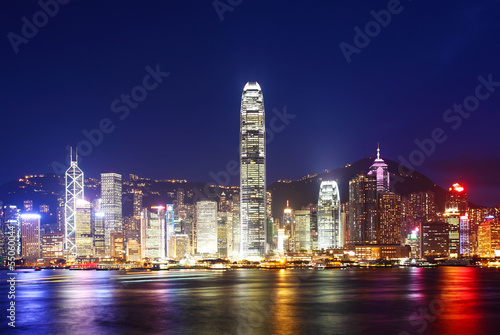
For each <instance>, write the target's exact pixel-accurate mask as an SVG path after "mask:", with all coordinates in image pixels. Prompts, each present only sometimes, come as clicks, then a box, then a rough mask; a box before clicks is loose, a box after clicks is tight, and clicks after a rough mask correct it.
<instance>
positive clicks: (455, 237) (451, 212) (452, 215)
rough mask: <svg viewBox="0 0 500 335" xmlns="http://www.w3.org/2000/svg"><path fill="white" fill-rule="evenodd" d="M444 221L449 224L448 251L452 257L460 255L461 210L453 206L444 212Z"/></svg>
mask: <svg viewBox="0 0 500 335" xmlns="http://www.w3.org/2000/svg"><path fill="white" fill-rule="evenodd" d="M443 216H444V222H445V223H446V224H447V226H448V253H449V255H450V257H458V255H459V252H460V250H459V249H460V212H459V211H458V208H456V207H451V208H448V209H446V210H445V212H444V215H443Z"/></svg>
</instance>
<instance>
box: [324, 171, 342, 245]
mask: <svg viewBox="0 0 500 335" xmlns="http://www.w3.org/2000/svg"><path fill="white" fill-rule="evenodd" d="M340 233H341V227H340V194H339V188H338V186H337V182H335V181H333V180H330V181H326V180H324V181H322V182H321V185H320V188H319V196H318V249H319V250H321V249H325V250H326V249H332V248H333V249H338V248H341V247H342V246H341V245H340V241H342V237H341V236H340Z"/></svg>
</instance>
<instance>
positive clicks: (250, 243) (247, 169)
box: [240, 82, 267, 258]
mask: <svg viewBox="0 0 500 335" xmlns="http://www.w3.org/2000/svg"><path fill="white" fill-rule="evenodd" d="M266 226H267V225H266V126H265V111H264V97H263V95H262V90H261V88H260V86H259V84H258V83H257V82H248V83H247V84H246V85H245V87H244V89H243V95H242V97H241V113H240V234H241V242H240V250H241V251H240V258H248V257H263V256H264V255H265V253H266V235H267V234H266Z"/></svg>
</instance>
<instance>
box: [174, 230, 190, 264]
mask: <svg viewBox="0 0 500 335" xmlns="http://www.w3.org/2000/svg"><path fill="white" fill-rule="evenodd" d="M171 240H172V243H170V250H169V254H170V255H171V256H170V258H173V259H175V260H179V259H183V258H184V257H186V255H188V254H189V253H190V252H189V250H190V246H189V236H188V235H186V234H174V235H172V237H171Z"/></svg>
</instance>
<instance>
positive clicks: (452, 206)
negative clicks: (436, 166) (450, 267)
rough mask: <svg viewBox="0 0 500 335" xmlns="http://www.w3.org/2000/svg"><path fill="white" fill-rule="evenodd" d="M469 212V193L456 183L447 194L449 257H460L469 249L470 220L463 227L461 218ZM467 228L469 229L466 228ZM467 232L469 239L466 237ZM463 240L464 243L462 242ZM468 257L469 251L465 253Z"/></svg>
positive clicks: (445, 214) (446, 213) (446, 218)
mask: <svg viewBox="0 0 500 335" xmlns="http://www.w3.org/2000/svg"><path fill="white" fill-rule="evenodd" d="M467 212H468V203H467V193H466V191H465V188H464V186H462V185H460V184H459V183H455V184H453V185H452V187H450V188H449V190H448V193H447V194H446V203H445V212H444V220H445V222H446V223H447V224H448V232H449V255H450V256H451V257H458V256H460V255H461V254H462V252H464V251H465V245H466V244H467V249H468V247H469V236H468V234H469V229H468V224H469V222H468V219H467V222H466V221H465V220H464V221H463V223H462V225H461V217H463V216H465V215H466V214H467ZM466 226H467V227H466ZM466 231H467V237H466V236H465V234H466ZM461 240H462V241H461ZM464 255H468V251H467V252H466V253H464Z"/></svg>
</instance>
